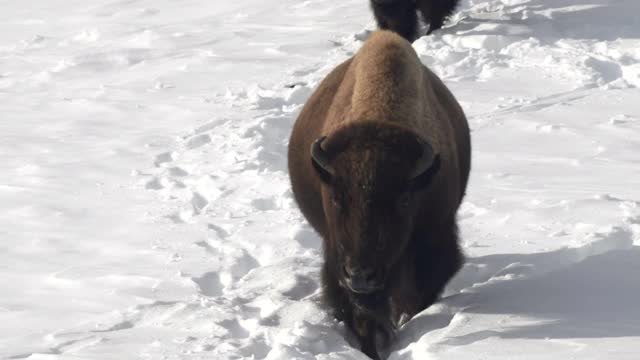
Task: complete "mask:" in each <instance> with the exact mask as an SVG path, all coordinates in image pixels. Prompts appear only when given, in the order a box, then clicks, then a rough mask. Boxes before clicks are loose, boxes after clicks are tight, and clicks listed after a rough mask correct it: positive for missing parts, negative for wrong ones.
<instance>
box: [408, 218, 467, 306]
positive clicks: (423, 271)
mask: <svg viewBox="0 0 640 360" xmlns="http://www.w3.org/2000/svg"><path fill="white" fill-rule="evenodd" d="M416 240H417V243H418V246H417V247H418V251H416V261H415V267H416V270H415V274H416V275H415V276H416V283H417V287H418V291H419V293H420V294H421V295H422V300H421V304H420V308H419V309H418V311H422V310H423V309H426V308H428V307H429V306H431V304H433V303H434V302H436V301H437V300H438V297H439V296H440V294H441V293H442V290H444V287H445V286H446V285H447V282H449V280H451V278H452V277H453V276H454V275H455V274H456V273H457V272H458V270H459V269H460V267H461V266H462V262H463V260H464V259H463V255H462V252H461V251H460V247H459V245H458V226H457V224H456V222H455V219H451V220H450V221H448V222H446V223H445V224H443V225H442V226H441V227H439V228H438V229H434V230H433V231H430V232H429V233H426V234H423V235H422V236H420V237H419V238H418V239H416Z"/></svg>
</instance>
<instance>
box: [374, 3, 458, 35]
mask: <svg viewBox="0 0 640 360" xmlns="http://www.w3.org/2000/svg"><path fill="white" fill-rule="evenodd" d="M458 1H459V0H370V3H371V9H372V10H373V15H374V17H375V18H376V22H377V23H378V27H380V29H385V30H391V31H395V32H397V33H398V34H400V35H402V36H403V37H404V38H405V39H407V40H409V41H413V40H415V38H416V36H417V28H418V16H417V12H418V11H419V12H420V14H421V15H422V19H423V21H424V22H425V23H426V24H429V30H428V32H427V34H430V33H432V32H433V31H435V30H438V29H440V28H441V27H442V25H443V24H444V21H445V20H446V19H447V17H449V16H450V15H451V14H452V13H453V11H454V10H455V8H456V6H457V5H458Z"/></svg>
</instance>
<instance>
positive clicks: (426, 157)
mask: <svg viewBox="0 0 640 360" xmlns="http://www.w3.org/2000/svg"><path fill="white" fill-rule="evenodd" d="M436 157H437V156H435V154H434V152H433V148H432V147H431V145H429V144H428V143H425V144H424V146H423V147H422V155H421V156H420V158H419V159H418V161H417V162H416V167H415V168H414V169H413V172H412V173H411V180H415V179H416V178H418V177H419V176H420V175H423V174H424V173H425V172H427V171H428V170H429V169H431V168H432V167H433V165H434V162H436Z"/></svg>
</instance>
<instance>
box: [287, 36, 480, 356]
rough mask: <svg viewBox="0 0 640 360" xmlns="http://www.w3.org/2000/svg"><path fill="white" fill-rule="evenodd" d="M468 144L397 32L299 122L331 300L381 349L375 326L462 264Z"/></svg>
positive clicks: (343, 72)
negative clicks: (459, 218)
mask: <svg viewBox="0 0 640 360" xmlns="http://www.w3.org/2000/svg"><path fill="white" fill-rule="evenodd" d="M470 147H471V146H470V139H469V128H468V124H467V121H466V118H465V115H464V113H463V111H462V109H461V108H460V106H459V104H458V102H457V101H456V100H455V98H454V97H453V95H452V94H451V93H450V92H449V90H447V88H446V87H445V85H444V84H443V83H442V82H441V81H440V79H438V77H437V76H436V75H434V74H433V73H432V72H431V71H430V70H429V69H427V68H426V67H425V66H423V65H422V64H421V62H420V60H419V59H418V56H417V55H416V53H415V52H414V50H413V48H412V47H411V44H409V42H407V41H406V40H404V39H403V38H401V37H400V36H398V35H397V34H395V33H393V32H389V31H379V32H375V33H374V34H373V35H372V36H371V37H370V38H369V40H367V42H366V43H365V44H364V45H363V47H362V48H361V49H360V51H359V52H358V53H357V54H356V55H355V56H354V57H353V58H351V59H349V60H347V61H346V62H344V63H343V64H341V65H339V66H338V67H337V68H336V69H334V70H333V72H331V73H330V74H329V75H328V76H327V77H326V79H324V81H323V82H322V83H321V84H320V86H319V87H318V89H317V90H316V91H315V93H314V94H313V95H312V96H311V98H310V99H309V101H308V102H307V104H306V105H305V107H304V109H303V110H302V112H301V114H300V116H299V117H298V119H297V121H296V123H295V125H294V127H293V133H292V134H291V139H290V143H289V174H290V177H291V185H292V188H293V193H294V195H295V199H296V201H297V203H298V205H299V207H300V209H301V210H302V213H303V214H304V216H305V217H306V218H307V220H308V221H309V223H311V225H312V226H313V228H314V229H315V230H316V231H317V232H318V233H319V234H320V235H321V236H322V238H323V239H324V260H325V261H324V266H323V270H322V282H323V295H324V300H325V301H326V303H327V304H328V306H329V307H331V308H332V309H333V311H334V312H335V315H336V317H337V318H338V319H340V320H344V322H345V323H346V325H347V326H348V327H349V328H350V329H351V330H353V332H354V333H355V334H356V335H357V337H358V338H359V340H360V342H361V348H362V351H363V352H364V353H365V354H367V355H368V356H370V357H372V358H374V359H379V356H378V353H377V348H376V336H377V334H380V335H383V338H385V337H386V339H389V336H390V335H392V331H393V329H394V328H395V327H396V326H397V325H398V324H399V322H400V319H401V317H403V316H404V317H406V316H409V317H411V316H413V315H415V314H416V313H418V312H420V311H421V310H423V309H425V308H427V307H429V306H430V305H431V304H432V303H433V302H434V301H436V299H437V298H438V296H439V294H440V293H441V291H442V289H443V287H444V286H445V284H446V283H447V281H449V279H450V278H451V277H452V276H453V275H454V274H455V273H456V272H457V270H458V269H459V267H460V265H461V262H462V255H461V253H460V250H459V248H458V231H457V226H456V211H457V209H458V206H459V205H460V202H461V200H462V197H463V196H464V193H465V188H466V185H467V179H468V175H469V167H470V152H471V149H470Z"/></svg>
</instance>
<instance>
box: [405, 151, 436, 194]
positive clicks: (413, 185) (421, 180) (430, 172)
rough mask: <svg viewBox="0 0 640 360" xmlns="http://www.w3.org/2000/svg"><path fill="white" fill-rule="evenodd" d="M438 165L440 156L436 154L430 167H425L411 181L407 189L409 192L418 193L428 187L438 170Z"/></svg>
mask: <svg viewBox="0 0 640 360" xmlns="http://www.w3.org/2000/svg"><path fill="white" fill-rule="evenodd" d="M440 165H441V163H440V154H437V155H435V156H434V157H433V161H432V162H431V164H430V166H428V167H425V168H424V171H422V173H420V174H416V176H415V177H413V178H412V179H411V182H410V184H409V189H410V190H411V191H420V190H422V189H424V188H426V187H427V186H429V184H431V182H432V181H433V177H434V176H435V175H436V174H437V173H438V171H439V170H440Z"/></svg>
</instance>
